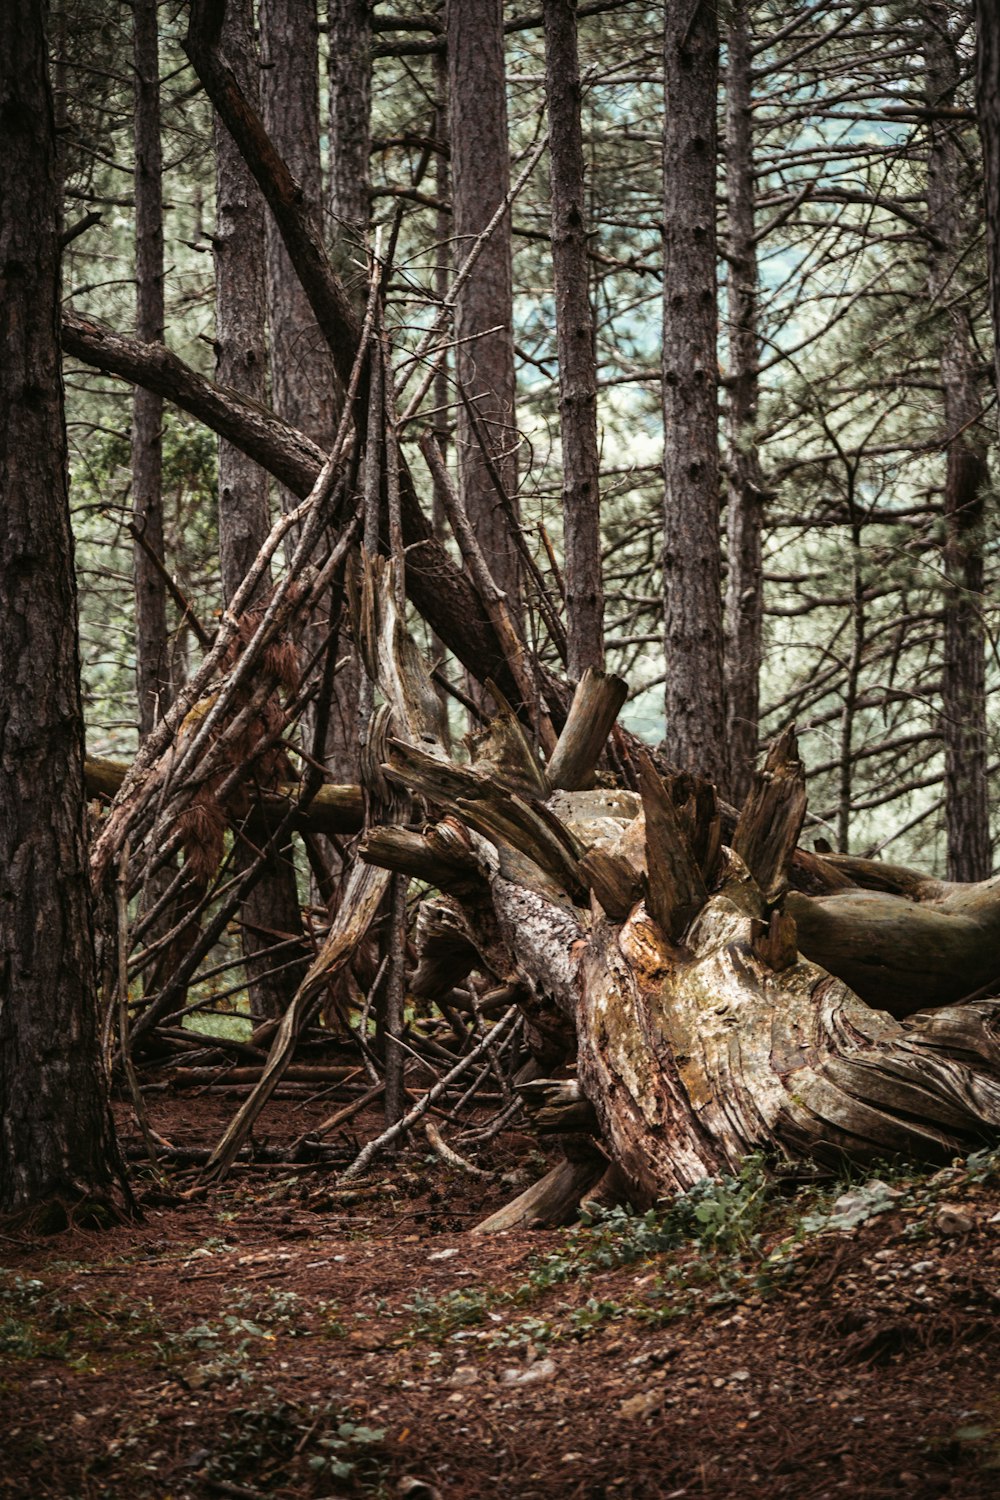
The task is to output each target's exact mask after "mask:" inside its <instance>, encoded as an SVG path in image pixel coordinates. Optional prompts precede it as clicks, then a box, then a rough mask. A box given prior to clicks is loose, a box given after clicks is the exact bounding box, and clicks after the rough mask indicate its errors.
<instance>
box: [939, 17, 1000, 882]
mask: <svg viewBox="0 0 1000 1500" xmlns="http://www.w3.org/2000/svg"><path fill="white" fill-rule="evenodd" d="M949 16H950V12H949V9H948V7H947V6H946V5H944V4H941V3H936V0H935V3H931V4H929V5H928V8H927V20H926V30H925V38H926V39H925V65H926V87H927V103H928V107H929V109H930V110H931V111H932V114H931V118H930V120H929V123H928V131H929V134H930V149H929V153H928V159H927V216H928V226H929V228H930V231H931V236H932V238H931V250H930V264H929V267H928V290H929V292H930V295H931V298H932V301H933V302H934V303H935V304H944V306H943V307H942V310H941V312H940V313H939V318H940V325H941V332H940V370H941V383H942V386H943V388H944V422H945V431H946V433H947V449H946V455H947V460H946V472H945V486H944V526H945V542H944V571H945V576H946V580H947V582H946V589H945V601H944V671H943V674H942V681H941V700H942V701H941V707H942V730H943V735H944V747H945V825H946V828H947V834H948V876H949V878H950V879H951V880H985V878H986V876H987V875H989V873H990V870H991V868H992V850H991V847H990V830H989V799H988V791H989V788H988V779H987V774H986V761H987V756H986V749H987V745H986V643H985V630H984V626H983V549H982V520H983V505H984V499H985V494H986V490H987V488H988V485H989V471H988V469H987V465H986V445H985V441H984V438H983V434H982V432H981V431H980V430H979V428H978V416H979V411H980V405H981V403H980V399H979V392H978V390H977V388H976V380H975V374H974V367H975V345H974V343H973V338H972V328H971V325H970V322H969V314H968V310H967V308H966V306H965V304H964V303H963V302H962V301H961V300H959V299H956V298H955V296H954V293H953V288H952V283H953V278H954V276H955V273H956V270H957V268H958V264H959V261H960V259H961V256H962V254H963V253H964V250H965V238H964V236H963V235H962V232H961V231H962V223H963V215H962V201H961V194H960V191H959V184H960V181H961V166H962V161H961V155H960V152H959V149H958V143H957V141H956V138H955V132H956V130H957V129H958V128H959V126H958V125H957V123H956V122H955V121H954V120H949V119H942V118H938V117H936V115H935V114H934V113H933V112H934V111H937V110H939V109H942V108H943V109H948V108H949V107H951V106H952V105H953V104H954V99H955V90H956V88H957V86H958V81H959V64H958V58H957V56H956V53H955V46H954V42H953V40H952V38H951V35H950V32H949V29H948V26H949Z"/></svg>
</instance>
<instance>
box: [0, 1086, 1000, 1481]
mask: <svg viewBox="0 0 1000 1500" xmlns="http://www.w3.org/2000/svg"><path fill="white" fill-rule="evenodd" d="M219 1108H220V1105H219V1101H213V1100H211V1099H209V1098H206V1099H204V1100H202V1101H194V1102H192V1101H190V1100H183V1101H182V1100H171V1099H169V1098H162V1097H161V1098H160V1099H158V1100H157V1103H156V1106H155V1114H154V1124H155V1125H156V1128H157V1129H158V1130H160V1131H161V1132H162V1133H164V1134H168V1135H171V1137H172V1138H173V1139H174V1140H175V1141H176V1140H179V1139H184V1140H185V1141H187V1142H189V1143H191V1144H193V1145H199V1144H204V1143H207V1142H208V1141H210V1140H211V1139H212V1136H213V1132H214V1131H215V1129H216V1128H217V1124H218V1121H217V1118H216V1113H217V1111H218V1110H219ZM308 1108H309V1107H308V1106H305V1105H294V1104H293V1105H281V1106H277V1107H276V1108H275V1110H274V1112H273V1120H272V1121H271V1122H269V1126H270V1128H271V1129H272V1131H273V1134H272V1137H271V1139H272V1140H279V1139H280V1138H281V1132H282V1131H286V1132H287V1134H288V1137H289V1138H290V1139H291V1138H293V1137H294V1136H296V1135H297V1134H299V1132H300V1131H301V1130H302V1129H303V1128H304V1124H307V1123H308V1119H307V1118H305V1116H307V1114H308ZM369 1123H370V1124H371V1125H372V1128H373V1129H374V1120H373V1121H371V1122H366V1121H364V1120H362V1121H361V1122H360V1123H359V1122H355V1126H354V1128H356V1129H357V1130H358V1134H359V1135H360V1136H361V1137H363V1136H364V1132H365V1128H366V1124H369ZM124 1128H125V1129H126V1131H127V1129H128V1127H127V1123H126V1124H125V1126H124ZM527 1149H528V1143H527V1142H526V1140H525V1138H523V1137H513V1136H512V1137H509V1138H507V1139H506V1140H502V1141H500V1142H499V1143H495V1145H494V1155H493V1158H492V1160H491V1161H485V1160H484V1161H483V1162H482V1163H481V1165H484V1166H491V1167H496V1169H497V1173H496V1177H495V1178H494V1180H492V1181H481V1180H479V1179H470V1178H468V1177H465V1176H455V1175H453V1174H452V1173H450V1172H449V1171H448V1170H447V1169H445V1168H444V1167H442V1166H441V1164H440V1163H439V1162H437V1161H436V1160H434V1159H430V1158H427V1157H426V1156H424V1155H423V1154H422V1153H421V1152H420V1151H419V1150H414V1151H412V1152H410V1153H405V1154H403V1155H401V1156H400V1157H399V1158H397V1159H396V1160H395V1161H393V1162H391V1163H390V1164H389V1165H388V1166H387V1167H384V1168H383V1170H382V1171H381V1172H380V1173H379V1174H378V1176H377V1177H375V1178H374V1179H373V1180H372V1181H371V1183H370V1184H369V1185H368V1186H367V1187H366V1188H362V1189H360V1190H359V1192H358V1193H357V1194H356V1195H355V1196H354V1200H353V1201H350V1202H347V1201H344V1200H340V1201H338V1200H337V1199H336V1197H335V1195H334V1194H332V1193H331V1192H330V1191H329V1178H328V1177H327V1178H324V1177H322V1176H320V1175H319V1174H318V1173H306V1174H302V1173H300V1174H295V1175H281V1174H280V1173H279V1174H277V1175H275V1174H274V1173H273V1172H265V1171H261V1170H254V1169H253V1166H252V1164H251V1165H247V1166H246V1167H245V1168H243V1169H242V1170H241V1171H238V1172H236V1173H234V1174H233V1176H232V1177H231V1178H230V1179H229V1181H228V1182H227V1183H226V1184H224V1185H223V1186H221V1187H219V1188H216V1189H212V1190H209V1191H203V1190H202V1189H200V1188H197V1187H195V1188H194V1190H193V1191H191V1183H192V1181H193V1179H191V1178H175V1179H174V1180H173V1181H171V1182H166V1183H161V1184H159V1185H153V1184H150V1185H149V1187H148V1189H147V1193H146V1203H145V1219H144V1221H143V1222H142V1223H140V1224H135V1225H127V1226H121V1227H118V1228H115V1229H112V1230H108V1231H104V1232H86V1231H82V1230H80V1231H75V1232H71V1233H69V1234H64V1235H61V1236H56V1237H52V1238H51V1239H39V1240H35V1241H31V1242H28V1241H18V1240H15V1239H11V1238H5V1239H3V1240H0V1432H2V1433H3V1444H2V1450H3V1463H2V1465H0V1496H5V1497H6V1496H29V1495H30V1496H45V1495H52V1496H56V1495H58V1496H72V1497H80V1500H97V1497H105V1496H107V1497H110V1496H125V1495H127V1496H130V1497H132V1496H134V1497H137V1500H141V1497H147V1496H148V1497H157V1500H165V1497H172V1500H189V1497H190V1500H196V1497H202V1496H210V1495H232V1496H243V1497H251V1500H253V1497H258V1496H265V1495H266V1496H287V1497H303V1500H306V1497H309V1500H319V1497H331V1496H349V1495H368V1496H385V1497H388V1496H397V1495H401V1496H409V1497H410V1500H420V1497H421V1496H431V1495H433V1494H434V1493H435V1492H436V1493H437V1494H438V1495H439V1496H441V1497H442V1500H459V1497H473V1496H490V1495H510V1496H518V1497H526V1500H531V1497H543V1496H544V1497H552V1496H574V1497H591V1500H597V1497H612V1496H625V1497H633V1496H634V1497H650V1500H652V1497H658V1500H664V1497H668V1496H672V1497H676V1500H679V1497H681V1496H692V1497H694V1496H709V1497H715V1496H719V1497H721V1496H728V1495H730V1494H741V1493H742V1494H752V1495H755V1496H757V1495H759V1496H775V1497H777V1496H783V1497H790V1500H800V1497H817V1500H819V1497H824V1496H829V1497H836V1496H844V1495H846V1496H851V1497H853V1496H872V1497H874V1496H901V1495H907V1496H918V1497H924V1496H927V1497H930V1496H942V1495H954V1496H969V1497H972V1496H987V1495H988V1496H992V1495H994V1494H995V1493H996V1492H997V1490H998V1488H1000V1386H998V1380H997V1377H998V1371H1000V1338H998V1328H1000V1319H998V1314H1000V1156H997V1155H996V1154H993V1155H991V1154H989V1153H981V1154H979V1155H978V1156H975V1157H972V1158H970V1159H969V1160H968V1161H966V1162H962V1163H961V1164H956V1165H954V1166H953V1167H950V1168H947V1169H945V1170H944V1171H942V1172H938V1173H936V1174H932V1175H927V1174H923V1175H912V1174H907V1173H905V1172H902V1171H900V1170H898V1169H890V1168H886V1169H884V1170H882V1171H879V1172H873V1173H871V1174H870V1175H869V1176H868V1177H867V1178H865V1179H856V1180H853V1181H847V1180H842V1181H826V1182H822V1183H806V1184H802V1183H801V1182H799V1183H795V1182H794V1181H793V1180H790V1179H788V1178H781V1177H776V1176H775V1175H774V1174H773V1173H770V1172H769V1171H768V1170H767V1169H766V1168H765V1165H764V1163H763V1162H760V1161H756V1160H751V1161H749V1162H747V1163H746V1165H745V1167H744V1169H743V1171H742V1172H741V1173H740V1174H739V1175H738V1176H737V1177H734V1178H731V1179H725V1180H723V1181H720V1182H714V1183H705V1184H702V1185H701V1186H700V1187H699V1188H697V1189H695V1190H694V1191H692V1192H691V1193H689V1194H687V1195H686V1196H685V1197H684V1198H681V1199H679V1200H677V1201H675V1202H673V1203H670V1204H664V1205H662V1206H661V1207H660V1208H659V1209H658V1210H657V1211H655V1212H651V1213H649V1214H646V1215H641V1216H640V1215H631V1214H627V1213H625V1212H623V1211H614V1212H612V1213H600V1212H597V1211H595V1213H594V1214H593V1215H592V1216H590V1217H589V1218H587V1219H586V1220H585V1222H582V1223H580V1224H579V1225H577V1226H575V1227H574V1228H572V1229H569V1230H566V1231H560V1232H546V1233H535V1234H521V1233H517V1234H507V1235H501V1236H495V1237H486V1238H479V1237H476V1236H473V1235H471V1234H469V1232H468V1229H469V1226H470V1225H471V1224H474V1223H475V1222H476V1220H477V1219H478V1218H480V1217H481V1216H482V1215H483V1214H484V1213H486V1212H489V1211H490V1210H491V1209H492V1208H493V1207H495V1206H498V1205H499V1203H500V1202H502V1201H504V1200H505V1199H506V1198H508V1197H509V1196H510V1195H511V1191H512V1189H511V1186H510V1182H509V1176H510V1170H511V1169H512V1168H513V1169H515V1170H517V1169H518V1166H517V1164H518V1163H520V1162H522V1161H523V1158H524V1156H525V1154H526V1151H527ZM505 1170H506V1171H507V1173H508V1181H507V1182H503V1181H501V1174H502V1173H503V1172H504V1171H505ZM185 1195H187V1196H185Z"/></svg>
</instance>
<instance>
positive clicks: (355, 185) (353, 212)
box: [327, 0, 372, 305]
mask: <svg viewBox="0 0 1000 1500" xmlns="http://www.w3.org/2000/svg"><path fill="white" fill-rule="evenodd" d="M327 18H328V28H329V46H330V53H329V64H328V76H329V83H330V186H329V193H328V204H329V210H330V222H331V229H332V238H333V263H334V266H335V268H336V270H337V272H338V274H339V275H340V278H341V280H342V281H343V282H344V284H345V286H348V287H353V288H356V299H357V301H358V303H359V304H361V305H363V303H364V301H365V292H366V287H365V238H366V236H367V233H368V219H369V214H370V199H369V195H370V191H371V173H370V170H369V152H370V148H371V93H372V61H371V39H372V22H371V7H370V5H369V4H368V0H330V3H329V6H328V8H327Z"/></svg>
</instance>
